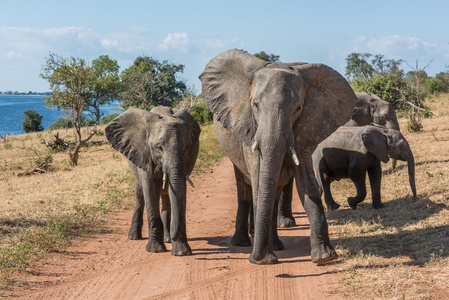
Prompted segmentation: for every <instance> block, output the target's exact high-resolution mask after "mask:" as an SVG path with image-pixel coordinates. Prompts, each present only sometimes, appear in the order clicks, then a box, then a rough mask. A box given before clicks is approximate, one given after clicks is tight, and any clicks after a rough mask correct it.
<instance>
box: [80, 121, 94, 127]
mask: <svg viewBox="0 0 449 300" xmlns="http://www.w3.org/2000/svg"><path fill="white" fill-rule="evenodd" d="M95 124H97V121H96V120H95V119H86V120H84V121H83V122H81V127H89V126H94V125H95Z"/></svg>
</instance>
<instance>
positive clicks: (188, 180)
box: [186, 175, 195, 188]
mask: <svg viewBox="0 0 449 300" xmlns="http://www.w3.org/2000/svg"><path fill="white" fill-rule="evenodd" d="M186 179H187V182H188V183H189V184H190V185H191V186H192V187H193V188H194V187H195V186H194V185H193V182H192V180H191V179H190V177H189V175H187V176H186Z"/></svg>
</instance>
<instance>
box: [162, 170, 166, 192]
mask: <svg viewBox="0 0 449 300" xmlns="http://www.w3.org/2000/svg"><path fill="white" fill-rule="evenodd" d="M166 180H167V174H165V173H164V176H162V189H165V181H166Z"/></svg>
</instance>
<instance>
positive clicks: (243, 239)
mask: <svg viewBox="0 0 449 300" xmlns="http://www.w3.org/2000/svg"><path fill="white" fill-rule="evenodd" d="M231 245H233V246H241V247H248V246H251V239H250V238H249V235H248V234H238V233H237V232H236V233H234V235H233V236H232V238H231Z"/></svg>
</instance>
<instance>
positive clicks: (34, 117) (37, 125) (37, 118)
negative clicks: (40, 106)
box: [22, 109, 44, 133]
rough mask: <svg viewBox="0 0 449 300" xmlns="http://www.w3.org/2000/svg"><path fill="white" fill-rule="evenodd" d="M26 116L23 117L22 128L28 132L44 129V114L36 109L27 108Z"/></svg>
mask: <svg viewBox="0 0 449 300" xmlns="http://www.w3.org/2000/svg"><path fill="white" fill-rule="evenodd" d="M24 114H25V117H24V118H23V122H22V129H23V131H25V132H26V133H29V132H35V131H42V130H43V129H44V128H42V125H41V122H42V115H41V114H39V113H37V112H36V111H35V110H32V109H27V110H26V111H25V112H24Z"/></svg>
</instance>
